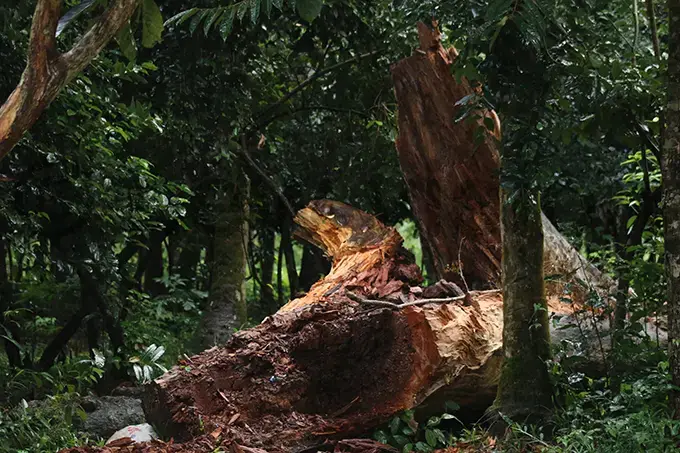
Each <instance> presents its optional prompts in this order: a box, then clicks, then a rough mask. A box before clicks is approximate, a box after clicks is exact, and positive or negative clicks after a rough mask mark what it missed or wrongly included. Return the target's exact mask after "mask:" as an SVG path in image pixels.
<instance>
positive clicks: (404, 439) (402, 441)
mask: <svg viewBox="0 0 680 453" xmlns="http://www.w3.org/2000/svg"><path fill="white" fill-rule="evenodd" d="M392 438H393V439H394V441H395V442H396V443H397V445H399V446H402V445H406V444H408V437H406V436H402V435H401V434H395V435H393V436H392Z"/></svg>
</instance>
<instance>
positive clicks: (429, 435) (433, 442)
mask: <svg viewBox="0 0 680 453" xmlns="http://www.w3.org/2000/svg"><path fill="white" fill-rule="evenodd" d="M425 440H426V441H427V444H428V445H429V446H430V447H436V446H437V435H436V434H435V433H434V431H432V430H431V429H427V430H425Z"/></svg>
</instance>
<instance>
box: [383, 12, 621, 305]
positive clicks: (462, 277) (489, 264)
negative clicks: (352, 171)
mask: <svg viewBox="0 0 680 453" xmlns="http://www.w3.org/2000/svg"><path fill="white" fill-rule="evenodd" d="M419 32H420V36H421V48H420V49H419V50H420V51H419V52H417V53H416V54H414V55H413V56H411V57H409V58H406V59H404V60H401V61H399V62H397V63H395V64H394V65H392V68H391V70H392V78H393V81H394V87H395V92H396V97H397V103H398V110H399V111H398V122H399V137H398V139H397V142H396V147H397V152H398V154H399V161H400V163H401V169H402V173H403V175H404V179H405V181H406V184H407V186H408V190H409V194H410V198H411V207H412V209H413V213H414V215H415V216H416V217H417V219H418V225H419V227H420V232H421V235H422V238H423V240H424V242H426V243H427V244H429V245H430V250H431V251H432V253H433V261H434V265H435V268H436V269H437V274H438V275H437V277H438V278H445V279H447V280H451V281H454V282H456V283H457V284H459V285H460V286H464V285H465V283H466V282H467V284H468V285H469V287H470V288H487V287H492V288H498V287H500V283H501V250H502V248H501V228H500V217H499V213H500V209H501V207H500V204H499V199H498V193H499V187H500V180H499V166H500V158H499V149H498V141H497V140H496V138H499V137H500V123H499V122H498V117H497V116H496V114H495V113H494V112H493V111H480V112H477V113H478V116H479V119H477V120H474V121H468V120H465V121H455V118H457V117H458V116H459V115H460V113H461V109H462V108H463V106H461V105H460V104H461V102H460V101H461V100H463V99H464V98H465V97H466V96H471V95H474V93H475V92H474V90H473V89H472V87H471V86H470V85H469V84H468V82H467V81H466V80H462V81H461V83H457V82H456V81H455V80H454V78H453V76H452V75H451V70H450V66H451V64H452V63H453V60H454V59H455V57H456V55H457V52H456V51H455V49H451V50H449V51H446V50H444V48H443V47H442V46H441V43H440V42H439V37H438V33H437V32H432V31H430V30H429V29H428V28H427V27H426V26H425V25H423V24H420V25H419ZM485 119H489V120H491V122H492V123H493V124H494V125H495V129H494V131H493V132H491V131H488V129H487V127H486V126H485V124H484V120H485ZM494 136H495V137H494ZM543 220H544V222H543V223H544V227H546V226H549V228H550V231H549V232H546V234H545V237H546V240H547V239H548V238H550V242H546V244H545V247H544V251H545V259H544V264H545V266H546V269H545V273H546V274H561V275H564V277H565V279H566V280H574V277H585V278H583V279H582V280H583V281H589V282H592V283H593V285H594V286H596V287H602V288H603V289H604V290H605V291H609V290H610V288H611V287H612V286H613V282H612V281H611V280H610V279H609V278H608V277H606V276H604V275H602V274H601V273H599V272H597V270H596V269H595V268H594V267H593V266H591V265H589V264H588V263H587V261H586V260H585V259H584V258H583V257H581V256H580V254H579V253H578V252H577V251H576V250H574V249H573V247H572V246H571V245H569V243H568V241H567V240H566V239H565V238H564V237H562V236H561V235H560V234H559V232H558V231H557V230H555V228H554V227H553V226H552V225H551V224H550V222H547V221H546V220H547V219H546V218H545V217H543ZM559 283H564V282H563V281H562V282H559ZM563 286H564V285H563V284H558V283H553V284H552V285H551V288H549V289H550V292H551V293H552V292H553V290H554V291H560V290H561V289H562V288H563ZM575 286H578V285H575Z"/></svg>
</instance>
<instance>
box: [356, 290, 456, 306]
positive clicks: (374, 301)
mask: <svg viewBox="0 0 680 453" xmlns="http://www.w3.org/2000/svg"><path fill="white" fill-rule="evenodd" d="M468 294H469V293H468ZM345 295H347V297H348V298H349V299H350V300H353V301H354V302H359V303H360V304H364V305H373V306H377V307H388V308H392V309H402V308H406V307H417V306H420V305H427V304H448V303H450V302H457V301H459V300H465V298H466V297H468V296H467V294H466V295H463V296H456V297H439V298H433V299H418V300H414V301H413V302H405V303H403V304H395V303H394V302H388V301H386V300H378V299H367V298H365V297H362V296H360V295H358V294H355V293H353V292H351V291H345Z"/></svg>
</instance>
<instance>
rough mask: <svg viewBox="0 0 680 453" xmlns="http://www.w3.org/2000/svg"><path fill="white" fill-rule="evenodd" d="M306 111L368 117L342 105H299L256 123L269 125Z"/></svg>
mask: <svg viewBox="0 0 680 453" xmlns="http://www.w3.org/2000/svg"><path fill="white" fill-rule="evenodd" d="M308 111H327V112H336V113H348V114H354V115H358V116H362V117H364V118H369V115H368V114H366V113H364V112H362V111H359V110H354V109H347V108H342V107H330V106H325V105H312V106H309V107H300V108H298V109H294V110H291V111H289V112H283V113H281V114H279V115H274V116H272V117H269V118H268V119H266V120H263V121H261V122H259V123H257V127H258V128H263V127H266V126H269V125H270V124H271V123H273V122H274V121H276V120H279V119H281V118H285V117H287V116H293V115H295V114H296V113H300V112H308Z"/></svg>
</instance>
